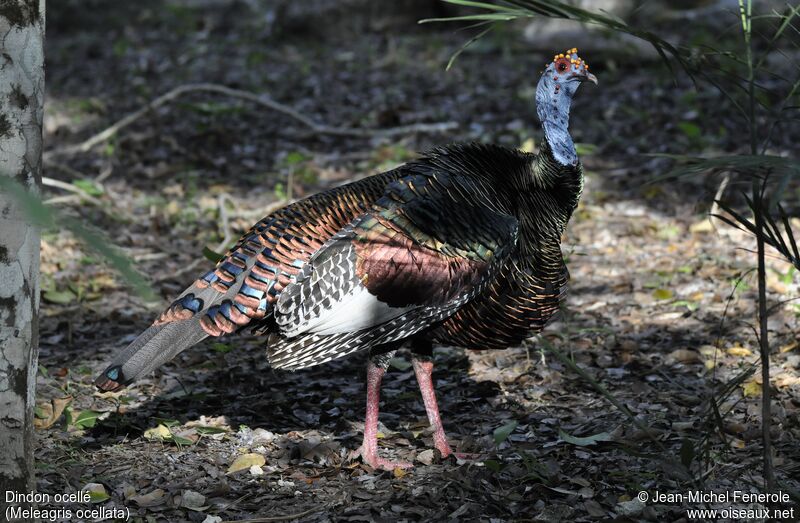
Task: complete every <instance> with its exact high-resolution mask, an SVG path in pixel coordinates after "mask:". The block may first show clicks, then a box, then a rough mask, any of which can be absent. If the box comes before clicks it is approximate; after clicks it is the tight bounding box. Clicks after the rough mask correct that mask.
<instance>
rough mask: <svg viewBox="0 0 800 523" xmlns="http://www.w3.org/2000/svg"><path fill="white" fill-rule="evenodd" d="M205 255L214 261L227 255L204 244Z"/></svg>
mask: <svg viewBox="0 0 800 523" xmlns="http://www.w3.org/2000/svg"><path fill="white" fill-rule="evenodd" d="M203 256H204V257H205V259H207V260H210V261H212V262H214V263H217V262H219V261H220V260H221V259H222V258H224V257H225V255H224V254H219V253H217V252H214V251H212V250H211V249H209V248H208V247H206V246H203Z"/></svg>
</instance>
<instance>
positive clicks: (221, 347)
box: [211, 342, 233, 354]
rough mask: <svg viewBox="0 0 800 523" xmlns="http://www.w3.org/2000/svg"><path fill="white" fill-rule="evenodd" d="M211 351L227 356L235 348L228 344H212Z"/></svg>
mask: <svg viewBox="0 0 800 523" xmlns="http://www.w3.org/2000/svg"><path fill="white" fill-rule="evenodd" d="M211 350H213V351H214V352H218V353H220V354H227V353H229V352H230V351H232V350H233V346H232V345H228V344H227V343H219V342H215V343H212V344H211Z"/></svg>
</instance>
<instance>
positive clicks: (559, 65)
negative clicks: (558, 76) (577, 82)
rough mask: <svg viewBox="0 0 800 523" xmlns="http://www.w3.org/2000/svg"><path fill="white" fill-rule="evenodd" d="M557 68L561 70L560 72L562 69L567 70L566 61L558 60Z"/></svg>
mask: <svg viewBox="0 0 800 523" xmlns="http://www.w3.org/2000/svg"><path fill="white" fill-rule="evenodd" d="M558 70H559V71H560V72H562V73H563V72H564V71H566V70H567V63H566V62H559V64H558Z"/></svg>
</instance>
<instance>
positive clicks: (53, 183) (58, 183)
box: [42, 176, 105, 209]
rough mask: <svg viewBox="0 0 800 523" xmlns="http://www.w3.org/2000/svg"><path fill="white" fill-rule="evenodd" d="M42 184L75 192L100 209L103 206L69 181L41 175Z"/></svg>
mask: <svg viewBox="0 0 800 523" xmlns="http://www.w3.org/2000/svg"><path fill="white" fill-rule="evenodd" d="M42 185H44V186H46V187H55V188H56V189H61V190H64V191H67V192H71V193H75V194H77V195H78V196H80V198H81V199H82V200H86V201H87V202H90V203H92V204H94V205H96V206H98V207H100V208H101V209H103V208H104V207H105V204H104V203H103V202H101V201H100V200H98V199H97V198H95V197H94V196H92V195H91V194H89V193H87V192H86V191H84V190H83V189H81V188H80V187H78V186H76V185H72V184H71V183H67V182H62V181H61V180H56V179H55V178H48V177H47V176H42ZM48 201H50V200H48Z"/></svg>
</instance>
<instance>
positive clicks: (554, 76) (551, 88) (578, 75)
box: [536, 48, 597, 166]
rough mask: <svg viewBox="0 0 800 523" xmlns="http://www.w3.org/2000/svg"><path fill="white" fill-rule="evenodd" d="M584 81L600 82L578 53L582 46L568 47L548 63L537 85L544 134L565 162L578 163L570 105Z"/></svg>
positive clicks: (557, 157) (569, 164)
mask: <svg viewBox="0 0 800 523" xmlns="http://www.w3.org/2000/svg"><path fill="white" fill-rule="evenodd" d="M583 82H592V83H593V84H597V78H596V77H595V76H594V75H593V74H592V73H590V72H589V65H588V64H587V63H586V62H584V61H583V60H582V59H581V58H580V57H579V56H578V50H577V49H575V48H572V49H568V50H567V51H566V52H564V53H561V54H557V55H555V56H554V57H553V61H552V62H550V63H549V64H547V67H546V68H545V70H544V72H543V73H542V78H541V80H539V85H538V86H537V87H536V112H537V113H538V114H539V120H541V122H542V128H543V129H544V136H545V139H546V140H547V143H548V144H550V149H551V150H552V152H553V157H554V158H555V159H556V161H557V162H558V163H560V164H561V165H564V166H574V165H577V164H578V154H577V153H576V152H575V144H574V143H573V142H572V137H570V135H569V109H570V105H571V103H572V97H573V96H575V93H576V92H577V91H578V87H580V85H581V84H582V83H583Z"/></svg>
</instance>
